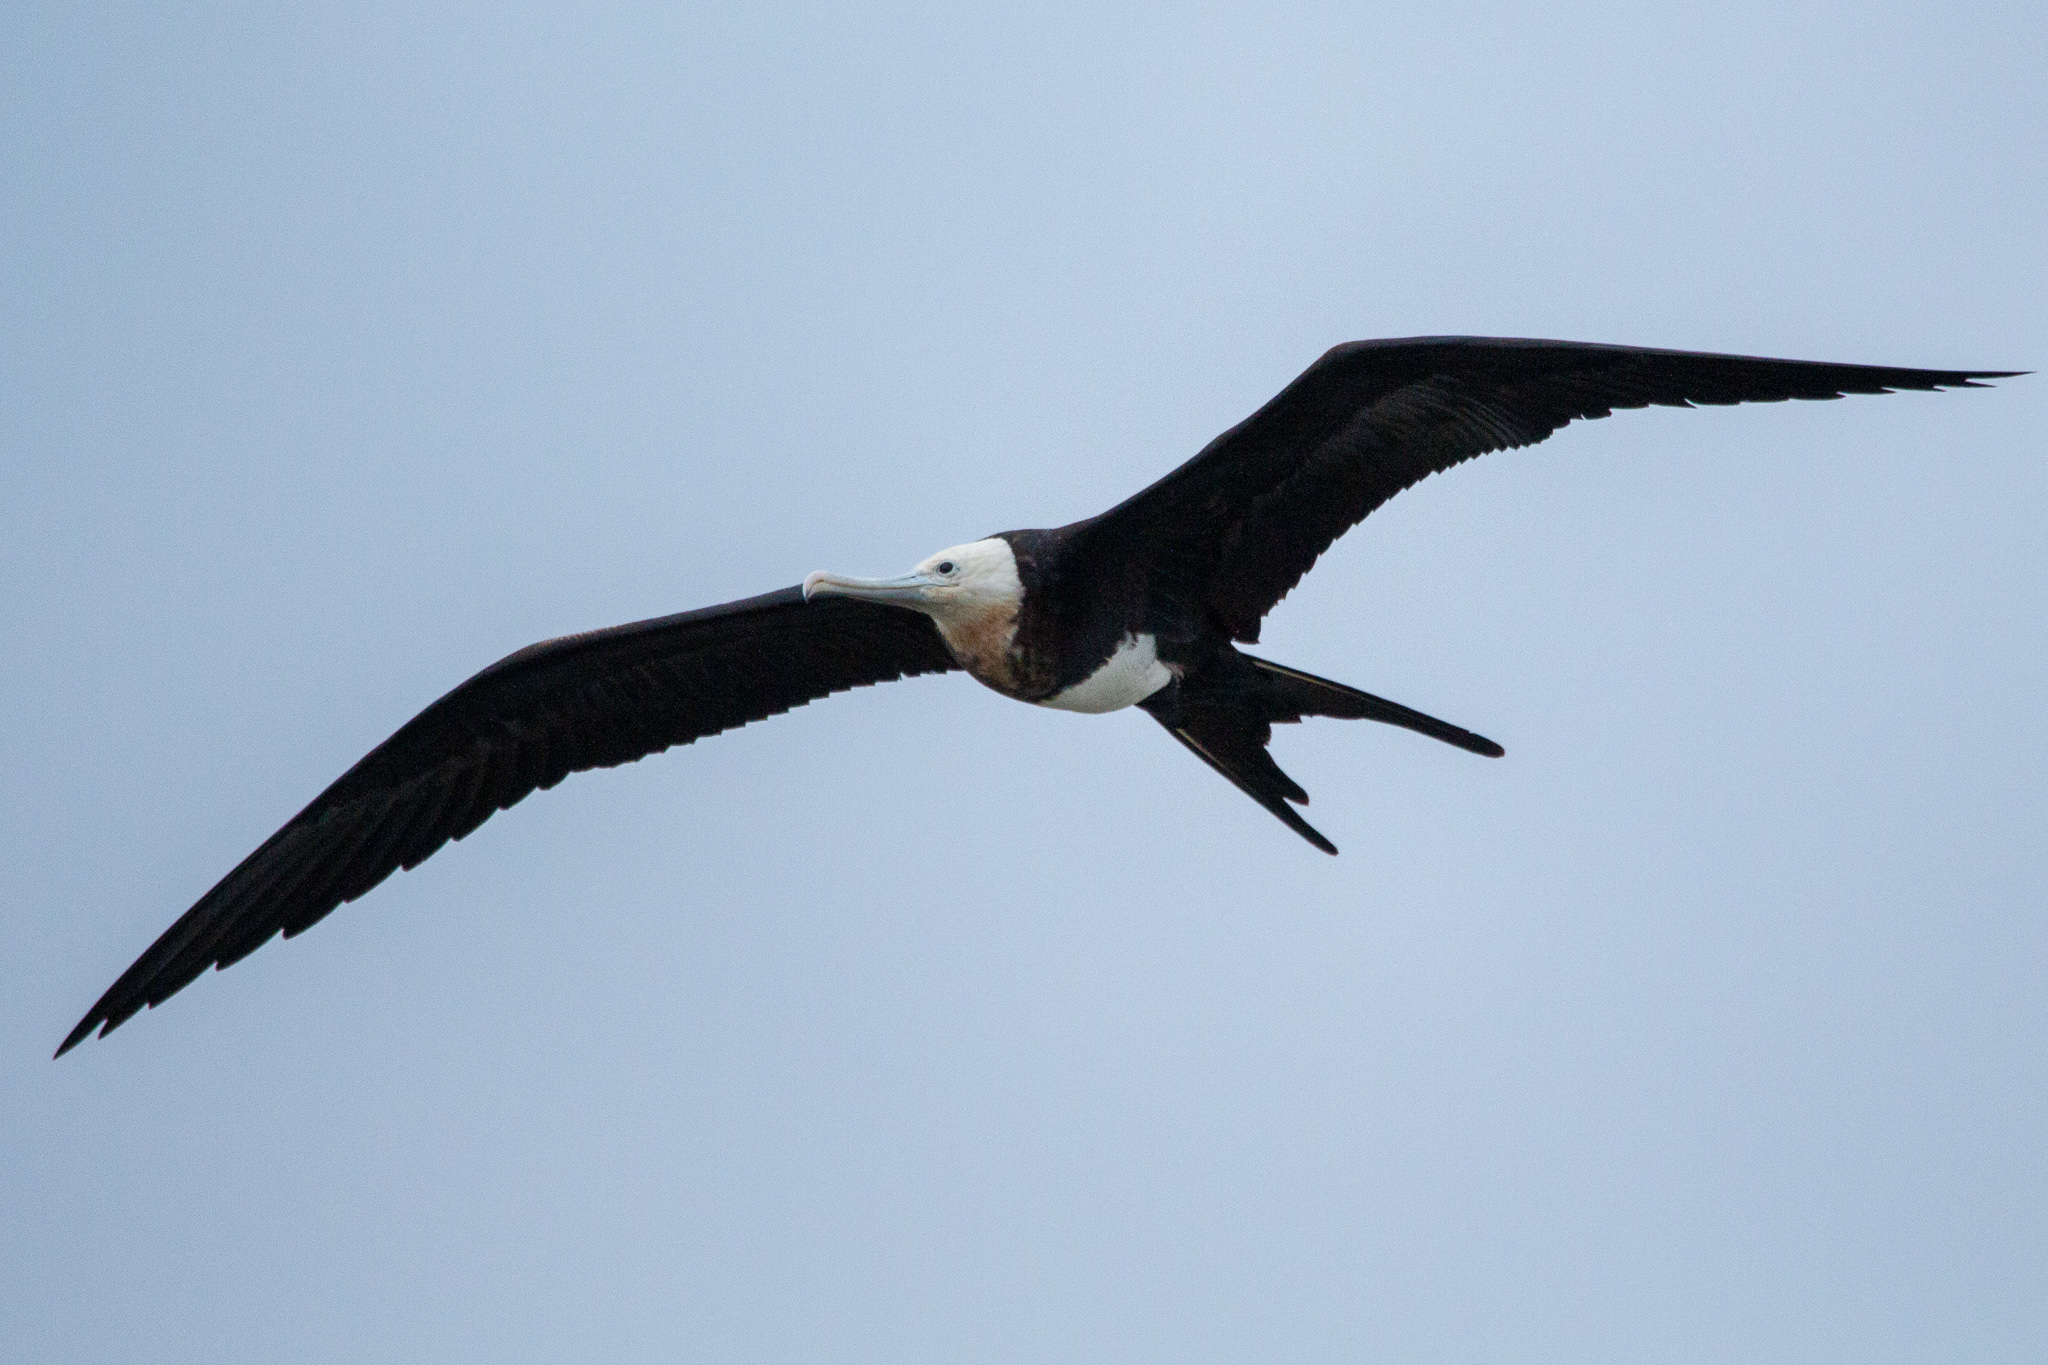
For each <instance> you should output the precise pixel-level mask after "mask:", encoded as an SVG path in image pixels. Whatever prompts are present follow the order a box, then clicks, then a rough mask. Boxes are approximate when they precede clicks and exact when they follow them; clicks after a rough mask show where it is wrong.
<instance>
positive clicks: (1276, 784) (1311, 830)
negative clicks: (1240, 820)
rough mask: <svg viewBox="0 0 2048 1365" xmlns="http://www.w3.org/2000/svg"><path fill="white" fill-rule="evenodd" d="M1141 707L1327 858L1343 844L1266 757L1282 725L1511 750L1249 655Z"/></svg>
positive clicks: (1482, 750)
mask: <svg viewBox="0 0 2048 1365" xmlns="http://www.w3.org/2000/svg"><path fill="white" fill-rule="evenodd" d="M1138 704H1139V705H1140V706H1142V707H1144V708H1145V709H1146V710H1147V711H1149V712H1151V713H1152V717H1153V719H1155V720H1157V721H1158V722H1159V723H1160V724H1161V725H1163V726H1165V727H1166V728H1167V729H1168V730H1169V731H1171V732H1172V734H1173V737H1174V738H1175V739H1177V740H1179V741H1180V742H1181V743H1182V744H1184V745H1186V746H1187V747H1188V749H1189V750H1190V751H1191V752H1192V753H1193V754H1194V755H1195V756H1196V757H1197V758H1200V759H1201V760H1202V761H1203V762H1204V763H1207V764H1208V765H1209V766H1210V767H1212V768H1214V769H1215V770H1216V771H1217V772H1219V773H1222V774H1223V775H1224V776H1225V777H1227V778H1229V779H1230V780H1231V781H1232V782H1233V783H1235V784H1236V785H1237V788H1238V790H1240V791H1242V792H1243V793H1244V794H1245V795H1247V796H1249V797H1251V799H1252V800H1254V801H1256V802H1258V803H1259V804H1260V805H1262V806H1264V807H1265V808H1266V809H1267V810H1269V811H1271V812H1272V813H1273V814H1274V815H1276V816H1278V817H1279V819H1280V822H1281V823H1282V824H1284V825H1286V826H1287V827H1288V828H1289V829H1291V830H1293V831H1294V832H1295V833H1296V834H1299V835H1300V836H1301V837H1302V838H1304V839H1306V840H1308V841H1309V842H1310V843H1311V844H1314V845H1315V846H1316V847H1317V848H1319V849H1321V850H1322V851H1323V852H1325V853H1335V852H1336V851H1337V846H1336V845H1335V844H1333V843H1331V842H1330V841H1329V840H1328V839H1325V838H1324V837H1323V836H1322V834H1321V833H1320V832H1318V831H1317V829H1316V828H1315V826H1313V825H1311V824H1309V822H1308V821H1306V820H1304V819H1302V818H1301V816H1300V815H1299V814H1297V813H1296V812H1295V810H1294V806H1290V805H1289V804H1288V802H1290V801H1291V802H1293V803H1294V804H1295V805H1300V806H1305V805H1307V804H1308V793H1307V792H1306V791H1303V790H1302V788H1301V784H1300V783H1298V782H1296V781H1295V780H1294V779H1293V778H1291V777H1289V776H1288V775H1287V774H1286V773H1284V772H1282V771H1281V770H1280V765H1279V764H1278V763H1275V762H1274V761H1273V756H1272V755H1271V754H1270V753H1268V752H1267V751H1266V745H1267V744H1268V743H1269V742H1270V741H1271V740H1272V738H1273V726H1274V724H1275V723H1276V722H1277V723H1280V724H1291V723H1292V722H1294V721H1298V720H1302V719H1304V718H1305V717H1308V716H1331V717H1334V718H1336V719H1339V720H1376V721H1379V722H1381V723H1382V724H1385V725H1398V726H1400V727H1401V728H1402V729H1404V730H1413V731H1415V732H1416V733H1417V734H1424V735H1428V736H1429V737H1430V738H1431V739H1440V740H1442V741H1443V742H1444V743H1446V744H1455V745H1456V746H1458V747H1459V748H1460V749H1465V750H1468V751H1470V752H1472V753H1475V754H1484V755H1486V756H1487V757H1488V758H1499V757H1500V756H1501V755H1502V754H1504V753H1506V752H1507V751H1506V750H1505V749H1503V748H1501V747H1500V745H1498V744H1495V743H1494V742H1493V741H1492V740H1490V739H1488V738H1486V737H1485V736H1484V735H1475V734H1473V733H1472V732H1471V731H1470V730H1466V729H1463V728H1462V727H1460V726H1456V725H1452V724H1450V723H1449V722H1448V721H1441V720H1438V719H1437V718H1436V717H1434V716H1426V715H1424V714H1423V713H1422V712H1420V711H1415V710H1411V709H1410V708H1408V707H1406V706H1402V705H1401V704H1399V703H1398V702H1391V701H1388V700H1387V699H1386V698H1384V697H1375V696H1374V695H1372V693H1370V692H1361V691H1359V690H1358V689H1357V688H1355V687H1346V686H1345V685H1344V684H1343V683H1339V682H1331V681H1330V680H1329V679H1328V678H1318V677H1316V676H1315V675H1314V674H1313V673H1303V672H1301V671H1300V670H1299V669H1294V668H1287V667H1284V666H1283V665H1280V664H1275V663H1268V662H1267V661H1266V660H1264V659H1255V658H1253V657H1252V656H1251V655H1249V654H1235V656H1234V657H1233V658H1231V659H1230V660H1229V662H1227V663H1225V662H1223V661H1221V660H1219V661H1218V665H1217V666H1212V667H1209V668H1205V669H1203V670H1201V671H1200V672H1199V673H1196V674H1193V675H1191V676H1190V677H1188V678H1186V679H1183V680H1182V681H1181V682H1179V683H1176V684H1175V685H1173V686H1172V687H1169V688H1167V689H1165V690H1164V691H1162V692H1159V693H1156V694H1154V695H1153V696H1152V697H1149V698H1147V699H1146V700H1144V701H1142V702H1140V703H1138Z"/></svg>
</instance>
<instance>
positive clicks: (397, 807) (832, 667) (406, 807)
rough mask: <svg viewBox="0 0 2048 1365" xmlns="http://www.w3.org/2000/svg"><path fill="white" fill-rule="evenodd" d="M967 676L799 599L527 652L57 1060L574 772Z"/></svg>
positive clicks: (918, 634)
mask: <svg viewBox="0 0 2048 1365" xmlns="http://www.w3.org/2000/svg"><path fill="white" fill-rule="evenodd" d="M958 667H959V665H958V664H956V663H954V662H953V658H952V656H951V655H950V654H948V653H947V652H946V647H945V645H944V644H943V643H941V642H940V640H939V636H938V632H937V631H936V630H934V629H933V628H932V623H931V621H930V620H929V619H927V618H925V617H923V616H919V615H917V614H916V613H914V612H908V611H900V610H896V609H894V608H891V607H880V606H875V605H873V604H871V603H867V602H857V601H853V600H850V599H846V598H828V599H823V600H820V601H817V602H806V601H804V596H803V592H802V590H801V589H799V588H784V589H783V590H782V591H780V592H772V593H768V594H765V595H764V596H761V597H750V598H747V599H746V600H744V601H740V602H728V603H726V604H725V605H723V606H717V607H707V608H705V609H703V610H701V611H686V612H682V613H680V614H679V615H675V616H663V617H658V618H656V619H655V620H651V621H639V622H636V623H634V624H632V625H625V626H616V627H613V628H612V629H610V630H597V631H591V632H589V633H588V634H583V635H567V636H563V637H562V638H561V639H558V640H548V641H544V642H542V643H540V644H537V645H529V646H528V647H527V648H525V649H522V650H520V651H519V652H518V653H516V654H512V655H509V656H507V657H506V658H504V659H501V660H499V661H498V662H497V663H495V664H492V665H491V666H490V667H489V668H486V669H485V670H484V671H483V672H481V673H479V674H477V675H476V676H475V677H473V678H471V679H470V680H469V681H468V682H465V683H463V684H462V685H461V686H460V687H458V688H456V689H455V690H454V691H453V692H450V693H449V694H448V695H447V696H445V697H443V698H441V699H440V700H439V701H437V702H435V703H434V704H433V705H432V706H429V707H428V708H427V709H426V710H424V711H422V712H421V713H420V714H419V715H417V716H415V717H414V718H413V719H411V720H410V721H407V722H406V724H405V725H404V726H403V727H402V728H401V729H400V730H399V731H398V732H397V733H396V734H394V735H392V736H391V738H389V739H387V740H385V741H384V742H383V743H382V744H380V745H378V746H377V747H376V748H375V749H372V750H371V751H370V752H369V753H368V754H367V755H365V756H364V758H363V759H362V761H361V762H359V763H357V764H356V765H355V766H354V767H353V768H350V769H349V770H348V771H347V772H346V773H344V774H342V776H341V777H340V778H339V779H338V780H336V781H335V783H334V784H333V785H332V786H330V787H328V789H327V790H326V791H324V792H322V793H320V795H319V796H317V797H315V798H314V799H313V802H312V804H311V805H308V806H307V807H306V808H305V809H304V810H302V811H300V812H299V813H298V814H297V815H295V816H293V817H292V818H291V820H289V821H288V822H287V823H286V824H285V826H284V828H282V829H280V830H279V831H278V832H277V833H275V834H273V835H271V836H270V837H269V838H268V839H266V840H264V842H263V846H262V847H261V848H258V849H257V850H256V851H255V852H254V853H251V854H250V855H249V856H248V857H247V858H244V859H243V860H242V862H241V864H240V865H239V866H237V867H236V868H235V870H234V871H232V872H230V873H228V875H227V876H225V877H223V878H221V879H220V881H219V882H218V883H217V884H216V885H215V886H214V888H213V889H212V890H211V891H208V892H207V893H206V894H205V895H204V896H201V897H200V898H199V901H198V903H197V904H195V905H194V906H193V907H192V908H191V909H190V910H188V911H186V912H185V913H184V915H182V916H181V917H180V918H179V919H178V921H177V923H175V924H173V925H172V926H171V927H170V928H169V929H168V930H166V931H165V932H164V934H163V936H162V937H161V938H159V939H158V940H157V941H156V942H155V943H154V944H152V945H151V946H150V949H149V951H148V952H146V953H144V954H143V955H142V956H141V957H140V958H138V959H137V960H136V962H135V964H134V965H133V966H131V967H130V968H129V969H128V970H127V971H126V972H123V973H122V974H121V979H120V980H118V981H116V982H115V983H114V984H113V986H112V987H110V988H109V989H108V991H107V993H106V994H105V995H103V996H101V997H100V1000H99V1002H98V1003H97V1004H95V1005H94V1006H93V1007H92V1011H91V1012H90V1013H89V1014H87V1015H86V1016H85V1018H84V1019H82V1020H80V1021H79V1023H78V1027H76V1028H74V1029H72V1030H71V1033H70V1035H69V1036H68V1037H66V1038H65V1040H64V1045H63V1046H62V1047H60V1048H59V1049H57V1055H58V1056H60V1057H61V1056H63V1055H64V1053H65V1052H67V1051H69V1050H70V1049H71V1048H73V1047H75V1046H77V1045H78V1044H79V1043H81V1042H83V1041H84V1040H85V1038H86V1037H87V1036H88V1035H89V1034H90V1033H91V1032H92V1031H93V1029H94V1028H98V1027H101V1026H104V1029H103V1031H110V1030H112V1029H114V1028H117V1027H119V1025H120V1024H121V1023H122V1021H124V1020H126V1019H128V1018H129V1017H130V1016H132V1015H133V1014H135V1013H136V1011H138V1010H140V1009H142V1008H143V1006H145V1005H157V1004H161V1003H162V1002H163V1001H164V1000H165V999H167V998H168V997H170V996H171V995H174V994H176V993H177V992H178V991H180V990H182V989H183V988H184V987H185V986H187V985H188V984H190V983H191V981H192V980H193V978H194V977H196V976H198V975H199V974H200V973H201V972H203V971H205V970H206V969H207V968H208V967H209V966H220V967H226V966H228V965H229V964H230V963H234V962H238V961H240V960H241V959H242V958H244V957H247V956H248V955H249V954H250V953H253V952H255V951H256V949H258V948H260V947H262V946H263V944H265V943H266V942H268V941H269V940H270V939H271V937H272V936H274V935H276V934H277V933H279V932H282V933H283V934H284V935H285V937H287V938H290V937H292V936H293V935H295V934H298V933H301V932H303V931H304V930H306V929H308V928H311V927H312V926H313V925H314V924H317V923H318V922H319V921H320V920H322V919H323V918H325V917H326V916H327V914H328V913H329V912H330V911H332V910H333V909H334V908H335V907H336V906H338V905H341V904H342V903H343V902H345V901H352V900H354V899H355V898H356V897H358V896H360V895H362V894H363V893H364V892H366V891H369V890H370V889H371V888H372V887H374V886H376V885H377V884H378V883H379V882H381V881H383V880H384V879H385V878H386V877H388V876H390V875H391V874H392V873H393V872H396V871H398V870H399V869H400V868H411V867H415V866H417V865H418V864H419V863H421V862H423V861H424V860H425V859H426V858H427V857H428V856H429V855H431V854H432V853H434V851H435V850H437V849H439V848H440V847H441V846H442V845H443V844H445V843H447V842H448V841H449V840H450V839H460V838H462V837H463V836H464V835H467V834H468V833H470V832H471V831H472V830H474V829H475V828H476V827H477V826H478V825H481V824H482V823H483V822H484V821H485V820H487V819H489V818H490V817H491V816H492V815H494V814H496V813H497V812H499V811H501V810H506V809H509V808H510V807H512V806H515V805H517V804H518V803H519V802H520V801H521V800H523V799H524V798H525V797H526V796H527V795H529V794H530V793H532V792H534V791H537V790H545V789H547V788H549V787H552V786H554V785H555V784H556V783H557V782H560V781H561V780H562V779H563V778H564V777H566V776H568V775H569V774H570V773H576V772H583V771H585V770H586V769H590V768H611V767H616V766H618V765H619V764H621V763H631V762H633V761H634V760H635V759H640V758H645V757H646V756H647V755H649V754H653V753H659V752H661V751H662V750H663V749H666V748H669V747H670V746H671V745H676V744H688V743H690V742H691V741H693V740H698V739H702V738H704V737H705V736H706V735H715V734H717V733H718V732H719V731H721V730H730V729H732V728H733V727H734V726H738V725H745V724H747V723H748V722H749V721H756V720H765V719H766V718H768V717H769V716H773V715H779V714H781V713H782V712H784V711H787V710H790V709H791V708H793V707H797V706H802V705H803V704H804V703H806V702H810V701H815V700H817V699H818V698H820V697H823V696H826V695H828V694H830V693H833V692H844V691H846V690H847V689H849V688H854V687H865V686H867V685H869V684H871V683H878V682H889V681H891V680H893V679H896V678H907V677H910V676H912V675H914V674H918V673H944V672H947V671H949V670H952V669H955V668H958Z"/></svg>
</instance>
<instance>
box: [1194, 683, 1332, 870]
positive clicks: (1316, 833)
mask: <svg viewBox="0 0 2048 1365" xmlns="http://www.w3.org/2000/svg"><path fill="white" fill-rule="evenodd" d="M1235 719H1236V718H1234V717H1230V716H1227V715H1224V714H1222V713H1218V712H1214V711H1198V712H1195V713H1193V714H1183V715H1182V716H1181V717H1180V723H1178V724H1175V723H1173V722H1171V721H1167V720H1164V719H1162V720H1161V721H1160V724H1162V725H1164V726H1166V728H1167V730H1168V731H1169V732H1170V733H1171V734H1172V735H1173V737H1174V738H1175V739H1177V740H1179V741H1180V742H1181V743H1182V744H1185V745H1186V746H1187V747H1188V750H1189V752H1191V753H1193V754H1194V756H1195V757H1197V758H1199V759H1201V760H1202V761H1203V762H1204V763H1206V764H1208V765H1209V766H1210V767H1212V768H1214V769H1215V770H1216V771H1217V772H1219V773H1222V774H1223V775H1224V776H1225V777H1227V778H1229V779H1230V780H1231V781H1232V782H1233V783H1235V784H1236V786H1237V789H1238V790H1239V791H1241V792H1243V793H1244V794H1245V795H1246V796H1249V797H1250V798H1251V799H1252V800H1254V801H1256V802H1258V803H1259V804H1260V805H1262V806H1264V807H1265V808H1266V809H1267V810H1269V811H1271V812H1273V814H1275V815H1277V816H1279V817H1280V822H1281V823H1282V824H1284V825H1286V826H1287V828H1289V829H1291V830H1293V831H1294V832H1295V833H1296V834H1299V835H1300V836H1301V837H1302V838H1304V839H1306V840H1308V841H1309V842H1310V843H1312V844H1314V845H1315V846H1316V847H1317V848H1319V849H1321V850H1322V851H1323V852H1325V853H1332V854H1334V853H1335V852H1336V851H1337V846H1336V845H1335V844H1333V843H1331V842H1330V841H1329V840H1328V839H1325V838H1324V837H1323V835H1322V832H1321V831H1320V830H1318V829H1317V828H1316V827H1315V826H1314V825H1311V824H1310V823H1309V822H1308V821H1306V820H1304V819H1302V818H1301V817H1300V816H1299V815H1297V814H1295V811H1294V807H1293V806H1290V805H1288V804H1287V803H1288V802H1289V801H1294V802H1298V803H1299V804H1301V805H1304V806H1305V805H1307V804H1308V793H1307V792H1305V791H1303V790H1302V789H1301V784H1300V783H1298V782H1296V781H1295V780H1294V779H1293V778H1291V777H1289V776H1288V775H1287V774H1286V773H1284V772H1281V771H1280V765H1279V764H1278V763H1275V762H1274V761H1273V756H1272V755H1271V754H1269V753H1267V752H1266V740H1267V739H1268V738H1269V737H1271V735H1272V733H1273V732H1272V730H1271V728H1270V727H1268V726H1267V725H1266V724H1265V723H1264V722H1259V723H1258V724H1257V725H1256V727H1255V728H1253V727H1247V726H1245V725H1242V724H1235V723H1232V722H1233V721H1234V720H1235Z"/></svg>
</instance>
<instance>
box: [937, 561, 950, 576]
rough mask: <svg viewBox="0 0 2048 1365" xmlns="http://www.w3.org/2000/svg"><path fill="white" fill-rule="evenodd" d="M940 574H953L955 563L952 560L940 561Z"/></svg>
mask: <svg viewBox="0 0 2048 1365" xmlns="http://www.w3.org/2000/svg"><path fill="white" fill-rule="evenodd" d="M939 572H940V573H951V572H953V561H952V560H950V559H942V560H940V561H939Z"/></svg>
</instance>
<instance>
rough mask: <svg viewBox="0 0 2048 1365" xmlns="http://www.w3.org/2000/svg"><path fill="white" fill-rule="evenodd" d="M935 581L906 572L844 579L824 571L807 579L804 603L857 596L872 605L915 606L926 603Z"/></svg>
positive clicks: (805, 579) (821, 570) (805, 581)
mask: <svg viewBox="0 0 2048 1365" xmlns="http://www.w3.org/2000/svg"><path fill="white" fill-rule="evenodd" d="M932 586H933V585H932V580H931V579H929V578H926V577H925V576H924V575H923V574H919V573H907V574H905V575H903V576H902V577H901V578H841V577H840V576H839V575H838V574H836V573H826V572H825V571H824V570H823V569H820V570H818V571H817V572H816V573H813V574H809V575H807V576H806V577H805V578H804V600H805V601H806V602H808V601H810V599H812V598H813V597H858V598H862V599H863V600H865V601H869V602H887V603H888V604H889V605H890V606H892V607H916V606H921V605H923V603H924V599H925V593H926V591H927V590H928V589H930V588H931V587H932Z"/></svg>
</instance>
